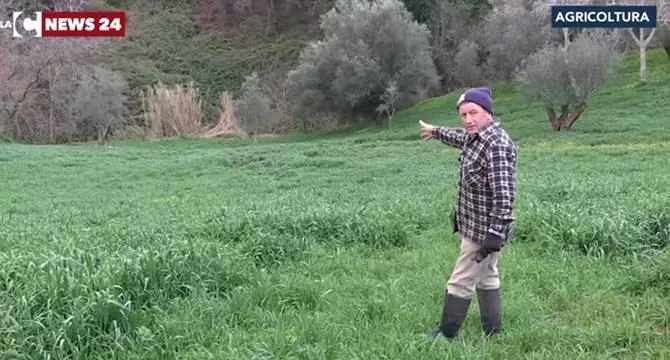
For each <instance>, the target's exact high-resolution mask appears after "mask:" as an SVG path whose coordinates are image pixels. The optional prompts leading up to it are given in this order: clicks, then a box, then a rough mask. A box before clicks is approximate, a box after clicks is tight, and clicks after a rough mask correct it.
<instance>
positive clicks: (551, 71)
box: [515, 29, 621, 131]
mask: <svg viewBox="0 0 670 360" xmlns="http://www.w3.org/2000/svg"><path fill="white" fill-rule="evenodd" d="M562 33H563V34H564V39H563V43H562V44H556V43H547V44H546V45H545V46H543V47H542V48H541V49H540V50H539V51H537V52H536V53H534V54H532V55H531V56H529V57H528V58H527V59H526V60H525V61H524V65H523V66H522V68H521V69H520V70H519V71H517V72H516V74H515V80H516V82H517V84H518V85H519V87H520V90H521V93H522V95H523V96H524V97H525V98H526V99H527V100H530V101H533V102H539V103H541V104H542V105H543V106H544V108H545V110H546V113H547V116H548V118H549V121H550V122H551V126H552V129H553V130H554V131H561V130H569V129H571V128H572V126H573V124H574V123H575V122H576V121H577V120H578V119H579V117H580V116H581V115H582V113H583V112H584V110H586V107H587V105H588V102H589V99H590V97H591V96H592V95H593V94H594V93H595V92H596V91H597V90H598V89H599V88H600V87H601V86H602V85H603V83H604V82H605V81H606V80H607V78H608V76H609V75H611V74H612V73H613V70H614V69H615V65H616V64H617V62H618V60H619V59H620V58H621V56H620V55H621V53H620V52H618V51H617V50H616V41H615V39H613V37H612V36H611V34H608V33H607V32H606V31H602V30H600V29H596V30H589V31H582V32H581V33H580V34H578V35H575V37H573V38H572V40H571V39H570V37H569V36H568V34H569V32H568V31H567V29H562Z"/></svg>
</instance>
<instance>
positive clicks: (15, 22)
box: [0, 11, 126, 38]
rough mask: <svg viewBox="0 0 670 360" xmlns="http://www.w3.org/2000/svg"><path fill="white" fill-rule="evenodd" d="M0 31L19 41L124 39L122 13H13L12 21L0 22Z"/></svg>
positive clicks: (124, 31)
mask: <svg viewBox="0 0 670 360" xmlns="http://www.w3.org/2000/svg"><path fill="white" fill-rule="evenodd" d="M0 29H5V30H9V29H11V30H12V36H13V37H15V38H23V37H124V36H126V13H125V12H123V11H37V12H23V11H15V12H13V13H12V19H11V20H7V21H5V22H3V21H0Z"/></svg>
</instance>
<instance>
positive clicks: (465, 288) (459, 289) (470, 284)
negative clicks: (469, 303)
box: [447, 238, 502, 299]
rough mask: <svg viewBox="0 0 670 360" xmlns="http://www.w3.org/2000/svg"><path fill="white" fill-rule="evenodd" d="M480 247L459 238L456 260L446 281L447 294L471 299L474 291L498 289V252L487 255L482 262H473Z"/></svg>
mask: <svg viewBox="0 0 670 360" xmlns="http://www.w3.org/2000/svg"><path fill="white" fill-rule="evenodd" d="M479 248H480V245H479V244H477V243H475V242H473V241H471V240H469V239H466V238H461V248H460V253H459V254H458V260H457V261H456V264H455V265H454V269H453V271H452V273H451V276H450V277H449V280H448V281H447V292H448V293H449V294H452V295H454V296H457V297H460V298H462V299H469V298H471V297H472V296H473V295H474V293H475V291H476V289H477V288H479V289H482V290H495V289H498V288H500V274H499V270H498V259H499V257H500V252H502V250H501V251H500V252H493V253H491V254H489V256H487V257H486V258H485V259H484V260H482V262H480V263H477V262H476V261H474V258H475V255H476V253H477V250H479Z"/></svg>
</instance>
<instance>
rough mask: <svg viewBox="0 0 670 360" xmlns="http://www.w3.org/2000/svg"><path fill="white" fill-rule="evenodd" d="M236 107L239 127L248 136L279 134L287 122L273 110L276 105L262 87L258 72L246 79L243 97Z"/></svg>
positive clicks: (242, 92) (236, 102) (236, 101)
mask: <svg viewBox="0 0 670 360" xmlns="http://www.w3.org/2000/svg"><path fill="white" fill-rule="evenodd" d="M234 106H235V114H236V116H237V119H238V121H239V125H240V126H241V127H242V129H243V130H244V131H245V132H246V133H247V134H261V133H266V134H267V133H275V132H278V131H279V130H280V127H281V126H282V124H283V123H284V120H285V118H284V116H282V114H280V113H278V112H277V111H275V110H274V109H273V106H274V104H273V102H272V100H271V99H270V97H269V96H268V95H266V94H265V92H264V89H263V88H262V87H261V80H260V78H259V77H258V74H257V73H256V72H254V73H252V74H251V75H250V76H247V77H246V78H245V81H244V83H243V84H242V89H241V95H240V97H239V98H238V99H236V100H235V104H234Z"/></svg>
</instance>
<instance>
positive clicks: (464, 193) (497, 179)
mask: <svg viewBox="0 0 670 360" xmlns="http://www.w3.org/2000/svg"><path fill="white" fill-rule="evenodd" d="M433 136H434V137H435V138H436V139H439V140H440V141H442V142H443V143H444V144H447V145H449V146H451V147H455V148H458V149H460V150H461V155H460V157H459V162H460V163H461V169H460V176H459V181H458V187H459V190H458V200H457V202H456V204H455V206H454V208H455V209H454V210H455V211H454V214H453V215H454V216H452V219H453V220H454V232H458V233H460V235H461V236H462V237H464V238H467V239H470V240H472V241H474V242H476V243H479V244H483V243H484V242H485V241H486V239H487V237H490V234H492V235H495V237H496V238H498V239H500V240H501V241H502V243H503V244H504V243H505V242H507V241H508V240H510V239H511V237H513V232H514V223H515V213H514V202H515V197H516V146H515V145H514V142H513V141H512V139H511V138H510V136H509V135H508V134H507V132H506V131H505V130H504V129H502V128H501V127H500V125H499V123H498V121H497V119H495V120H494V122H493V123H491V124H490V125H489V126H488V127H486V128H484V129H482V130H481V131H479V133H477V134H475V135H472V136H471V135H469V134H468V133H467V132H466V131H465V129H462V128H449V127H436V128H435V130H434V131H433ZM494 239H495V238H494Z"/></svg>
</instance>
